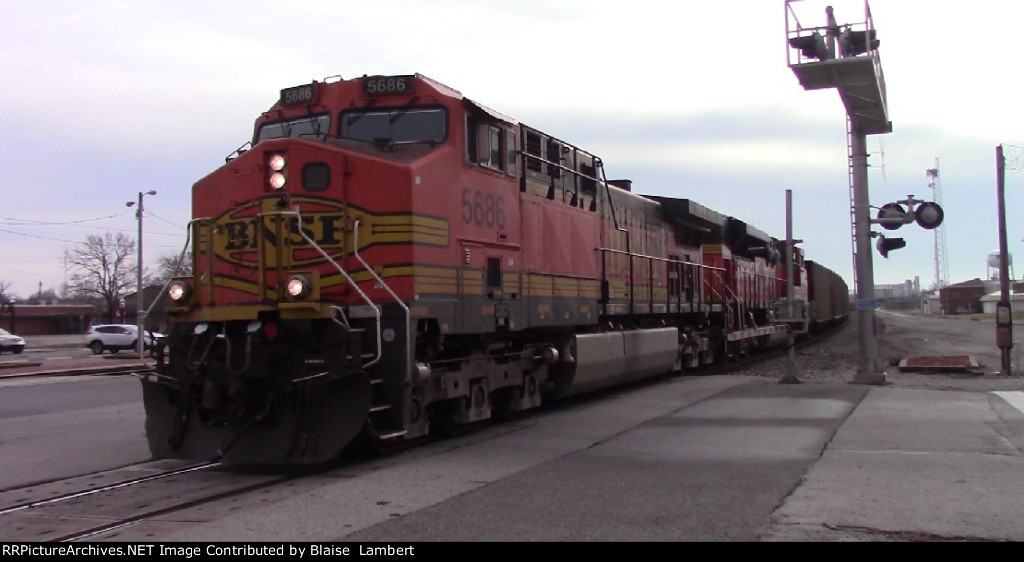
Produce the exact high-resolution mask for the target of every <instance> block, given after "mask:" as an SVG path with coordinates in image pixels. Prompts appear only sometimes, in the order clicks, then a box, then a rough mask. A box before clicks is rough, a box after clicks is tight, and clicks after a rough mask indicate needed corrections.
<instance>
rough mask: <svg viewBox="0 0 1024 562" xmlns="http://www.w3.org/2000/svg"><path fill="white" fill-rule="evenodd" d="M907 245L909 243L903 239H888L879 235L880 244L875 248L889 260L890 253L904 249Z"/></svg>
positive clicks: (876, 243) (876, 244) (877, 243)
mask: <svg viewBox="0 0 1024 562" xmlns="http://www.w3.org/2000/svg"><path fill="white" fill-rule="evenodd" d="M906 245H907V241H906V240H904V239H902V238H886V237H885V236H883V235H881V234H879V235H878V242H875V247H876V248H878V252H879V253H880V254H882V257H883V258H885V259H889V252H891V251H892V250H898V249H900V248H904V247H906Z"/></svg>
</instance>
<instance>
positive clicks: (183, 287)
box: [167, 282, 192, 302]
mask: <svg viewBox="0 0 1024 562" xmlns="http://www.w3.org/2000/svg"><path fill="white" fill-rule="evenodd" d="M191 293H192V289H191V288H189V286H188V283H181V282H175V283H171V286H170V287H168V288H167V296H168V297H170V299H171V300H172V301H174V302H181V301H183V300H186V299H188V297H189V295H190V294H191Z"/></svg>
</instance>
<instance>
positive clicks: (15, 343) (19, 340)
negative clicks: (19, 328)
mask: <svg viewBox="0 0 1024 562" xmlns="http://www.w3.org/2000/svg"><path fill="white" fill-rule="evenodd" d="M5 351H10V352H11V353H21V352H22V351H25V338H23V337H21V336H16V335H14V334H12V333H10V332H8V331H7V330H4V329H3V328H0V353H3V352H5Z"/></svg>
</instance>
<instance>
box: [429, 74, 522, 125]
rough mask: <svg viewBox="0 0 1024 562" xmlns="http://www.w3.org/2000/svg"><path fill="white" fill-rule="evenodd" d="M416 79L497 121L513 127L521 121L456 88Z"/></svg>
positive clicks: (435, 81) (430, 80) (431, 80)
mask: <svg viewBox="0 0 1024 562" xmlns="http://www.w3.org/2000/svg"><path fill="white" fill-rule="evenodd" d="M416 77H417V78H419V79H420V80H423V81H424V82H426V83H427V84H430V86H431V87H432V88H434V89H435V90H437V91H438V92H439V93H441V94H443V95H445V96H448V97H452V98H455V99H461V100H463V101H464V102H465V103H467V104H468V105H471V106H473V107H475V108H477V109H479V110H480V111H483V112H484V113H486V114H488V115H490V116H491V117H494V118H495V119H498V120H500V121H504V122H506V123H509V124H512V125H515V124H517V123H519V121H518V120H516V118H515V117H511V116H509V115H505V114H504V113H502V112H500V111H496V110H494V109H491V108H489V107H487V106H486V105H484V104H482V103H479V102H476V101H473V100H471V99H469V98H467V97H465V96H463V95H462V92H460V91H458V90H456V89H455V88H452V87H451V86H448V85H446V84H443V83H441V82H438V81H437V80H434V79H433V78H430V77H429V76H424V75H422V74H419V73H417V74H416Z"/></svg>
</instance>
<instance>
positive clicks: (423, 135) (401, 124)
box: [340, 107, 448, 144]
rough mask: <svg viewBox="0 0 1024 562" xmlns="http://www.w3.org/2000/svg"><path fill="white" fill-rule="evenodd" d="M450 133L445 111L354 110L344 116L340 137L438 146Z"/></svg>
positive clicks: (438, 109) (417, 109) (408, 109)
mask: <svg viewBox="0 0 1024 562" xmlns="http://www.w3.org/2000/svg"><path fill="white" fill-rule="evenodd" d="M447 134H448V115H447V113H446V112H445V110H444V109H443V108H415V109H410V108H401V107H400V108H392V109H380V108H378V109H372V110H367V109H353V110H349V111H346V112H344V113H342V114H341V135H340V136H341V137H342V138H346V139H356V140H364V141H370V142H375V143H381V142H387V143H388V144H405V143H414V142H429V143H439V142H441V141H443V140H444V139H445V136H446V135H447Z"/></svg>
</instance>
